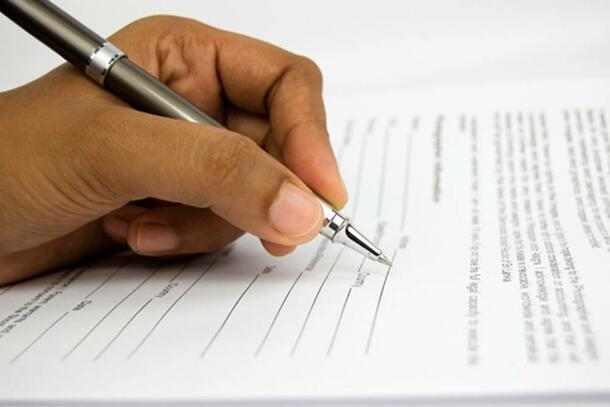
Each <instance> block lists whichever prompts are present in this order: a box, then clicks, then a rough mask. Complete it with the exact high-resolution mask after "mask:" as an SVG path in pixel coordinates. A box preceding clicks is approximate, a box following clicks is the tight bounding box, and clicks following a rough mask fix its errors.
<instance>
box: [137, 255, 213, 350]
mask: <svg viewBox="0 0 610 407" xmlns="http://www.w3.org/2000/svg"><path fill="white" fill-rule="evenodd" d="M220 255H221V254H218V255H217V256H216V257H215V258H214V260H212V261H211V262H210V264H208V266H207V267H206V268H204V269H203V271H202V272H201V274H199V277H197V278H196V279H195V280H194V281H193V282H192V283H191V285H189V286H188V287H187V288H186V290H184V291H183V292H182V294H180V296H179V297H178V298H176V299H175V300H174V302H173V303H172V305H170V306H169V308H167V309H166V310H165V312H164V313H163V315H161V317H160V318H159V319H158V320H157V322H155V324H154V325H153V326H152V328H150V330H149V331H148V332H147V333H146V335H145V336H144V338H142V340H141V341H140V343H138V345H137V346H136V347H135V348H134V349H133V350H132V351H131V353H130V354H129V355H128V356H127V359H128V360H129V359H131V358H132V357H133V355H135V354H136V352H137V351H138V350H140V348H141V347H142V345H144V342H146V341H147V340H148V338H149V337H150V335H152V333H153V332H154V331H155V329H157V327H158V326H159V324H160V323H161V321H163V319H164V318H165V317H166V316H167V314H169V312H170V311H171V310H172V309H173V308H174V306H175V305H176V304H177V303H178V302H179V301H180V300H181V299H182V298H184V296H185V295H186V294H187V293H188V292H189V291H190V290H191V288H193V287H194V286H195V284H197V283H198V282H199V280H201V279H202V278H203V276H205V275H206V274H207V273H208V271H210V270H211V269H212V266H214V264H216V261H217V260H218V259H219V258H220ZM188 264H190V261H189V262H187V265H188ZM185 267H186V265H185Z"/></svg>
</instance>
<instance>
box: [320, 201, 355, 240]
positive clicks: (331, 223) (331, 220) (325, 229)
mask: <svg viewBox="0 0 610 407" xmlns="http://www.w3.org/2000/svg"><path fill="white" fill-rule="evenodd" d="M320 205H321V206H322V211H323V212H324V225H323V226H322V230H320V234H321V235H323V236H325V237H327V238H329V239H330V240H331V241H334V239H335V236H337V234H338V233H339V232H341V231H342V230H343V229H344V228H345V227H346V226H347V225H348V224H349V219H347V218H345V217H343V216H342V215H341V214H340V213H338V212H337V211H336V210H335V209H334V208H333V207H332V206H330V205H329V204H328V202H326V201H324V200H322V199H320Z"/></svg>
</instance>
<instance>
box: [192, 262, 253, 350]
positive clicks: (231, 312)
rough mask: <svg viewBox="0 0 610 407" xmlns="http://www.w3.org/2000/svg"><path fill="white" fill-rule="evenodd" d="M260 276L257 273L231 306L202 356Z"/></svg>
mask: <svg viewBox="0 0 610 407" xmlns="http://www.w3.org/2000/svg"><path fill="white" fill-rule="evenodd" d="M259 277H260V274H257V275H256V276H254V279H253V280H252V281H251V282H250V284H248V286H247V287H246V289H245V290H244V291H243V292H242V293H241V295H240V296H239V298H237V301H235V304H233V306H232V307H231V310H230V311H229V313H228V314H227V316H226V317H225V319H224V321H222V324H221V325H220V327H219V328H218V330H217V331H216V333H215V334H214V336H213V337H212V339H211V340H210V342H209V343H208V345H207V346H206V347H205V349H204V350H203V352H201V355H200V356H199V357H200V358H204V357H205V355H206V354H207V353H208V351H209V350H210V348H211V347H212V345H213V344H214V342H215V341H216V338H218V335H220V332H221V331H222V330H223V328H224V327H225V325H226V324H227V321H228V320H229V318H231V315H232V314H233V311H235V308H237V305H238V304H239V303H240V301H241V299H242V298H244V295H246V293H247V292H248V290H249V289H250V287H252V284H254V282H255V281H256V280H258V278H259Z"/></svg>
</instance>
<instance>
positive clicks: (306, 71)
mask: <svg viewBox="0 0 610 407" xmlns="http://www.w3.org/2000/svg"><path fill="white" fill-rule="evenodd" d="M295 65H296V66H297V68H299V70H300V71H301V72H303V75H304V76H305V77H306V78H308V79H309V80H311V81H313V82H315V83H320V84H321V83H322V79H323V75H322V70H321V69H320V67H319V66H318V64H316V63H315V62H314V61H313V60H312V59H310V58H308V57H305V56H299V57H298V59H297V62H296V63H295Z"/></svg>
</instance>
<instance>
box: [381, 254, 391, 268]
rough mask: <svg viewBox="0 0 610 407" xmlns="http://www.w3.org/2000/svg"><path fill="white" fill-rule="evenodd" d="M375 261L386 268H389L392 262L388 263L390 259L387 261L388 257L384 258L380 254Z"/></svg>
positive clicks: (384, 256) (383, 255)
mask: <svg viewBox="0 0 610 407" xmlns="http://www.w3.org/2000/svg"><path fill="white" fill-rule="evenodd" d="M377 261H378V262H379V263H381V264H384V265H386V266H391V265H392V262H391V261H390V259H388V256H386V255H385V254H382V255H381V256H379V257H378V258H377Z"/></svg>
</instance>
